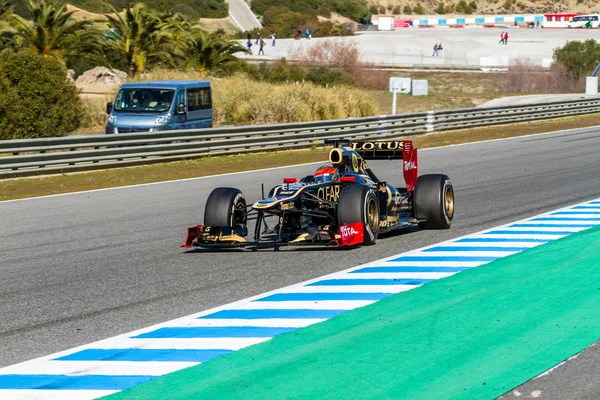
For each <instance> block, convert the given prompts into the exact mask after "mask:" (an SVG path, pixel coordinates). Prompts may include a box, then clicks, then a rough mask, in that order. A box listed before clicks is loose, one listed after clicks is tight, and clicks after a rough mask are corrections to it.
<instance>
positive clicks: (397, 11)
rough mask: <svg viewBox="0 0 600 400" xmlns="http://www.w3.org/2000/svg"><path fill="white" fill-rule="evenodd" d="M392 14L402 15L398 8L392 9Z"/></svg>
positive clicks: (400, 9)
mask: <svg viewBox="0 0 600 400" xmlns="http://www.w3.org/2000/svg"><path fill="white" fill-rule="evenodd" d="M392 14H394V15H400V14H402V8H401V7H400V6H396V7H394V9H393V10H392Z"/></svg>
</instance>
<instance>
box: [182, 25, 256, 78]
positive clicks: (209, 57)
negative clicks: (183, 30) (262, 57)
mask: <svg viewBox="0 0 600 400" xmlns="http://www.w3.org/2000/svg"><path fill="white" fill-rule="evenodd" d="M236 53H247V54H250V51H249V50H248V49H246V48H245V47H244V46H242V45H241V44H239V43H238V42H236V41H230V40H226V39H224V38H223V37H222V35H220V34H219V33H218V32H212V33H207V32H203V31H198V30H196V31H195V32H194V33H193V35H192V36H191V37H190V38H189V40H188V47H187V50H186V52H185V56H186V60H185V65H186V68H187V69H189V68H195V69H196V70H198V71H200V72H207V71H219V70H223V69H225V68H227V67H229V66H233V65H236V64H240V63H241V62H242V60H241V59H240V58H238V57H236V56H235V54H236Z"/></svg>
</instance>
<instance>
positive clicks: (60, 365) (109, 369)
mask: <svg viewBox="0 0 600 400" xmlns="http://www.w3.org/2000/svg"><path fill="white" fill-rule="evenodd" d="M198 364H200V363H199V362H164V361H160V362H159V361H102V362H98V361H41V362H39V363H36V364H35V365H34V366H33V367H32V366H30V365H21V366H20V367H15V368H13V369H12V370H11V373H12V374H34V375H73V376H77V375H88V374H89V373H90V371H93V372H94V375H155V376H161V375H165V374H168V373H171V372H175V371H178V370H180V369H183V368H187V367H192V366H194V365H198ZM0 393H2V392H1V391H0Z"/></svg>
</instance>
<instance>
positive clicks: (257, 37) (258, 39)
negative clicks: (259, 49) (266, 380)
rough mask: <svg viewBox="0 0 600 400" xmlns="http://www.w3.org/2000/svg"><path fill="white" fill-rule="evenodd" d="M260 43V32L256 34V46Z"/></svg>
mask: <svg viewBox="0 0 600 400" xmlns="http://www.w3.org/2000/svg"><path fill="white" fill-rule="evenodd" d="M259 41H260V32H256V44H258V42H259Z"/></svg>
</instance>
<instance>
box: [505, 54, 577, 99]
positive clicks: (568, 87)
mask: <svg viewBox="0 0 600 400" xmlns="http://www.w3.org/2000/svg"><path fill="white" fill-rule="evenodd" d="M531 65H532V63H531V62H530V61H529V60H527V59H521V60H517V61H516V62H514V63H513V64H511V65H510V66H509V68H508V72H506V73H504V74H502V80H501V86H502V88H503V89H504V90H507V91H510V92H513V93H573V92H581V91H583V90H584V89H585V76H582V77H580V78H579V79H573V78H571V77H570V76H569V75H568V73H567V70H566V68H565V67H564V66H563V65H561V64H558V63H555V64H553V65H552V66H551V67H550V69H549V70H546V69H544V68H541V67H539V66H531Z"/></svg>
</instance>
